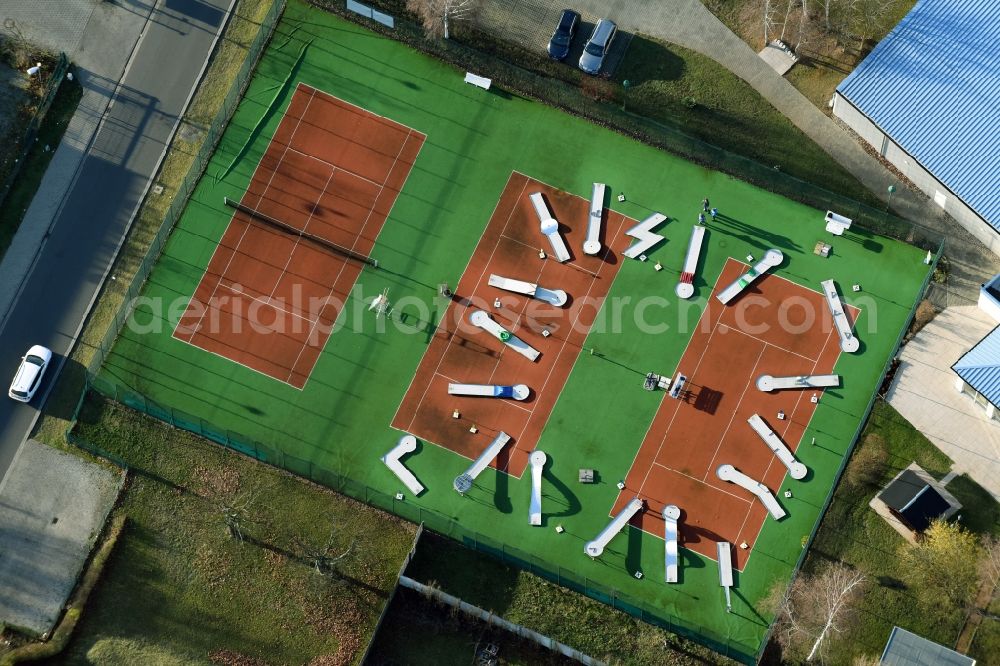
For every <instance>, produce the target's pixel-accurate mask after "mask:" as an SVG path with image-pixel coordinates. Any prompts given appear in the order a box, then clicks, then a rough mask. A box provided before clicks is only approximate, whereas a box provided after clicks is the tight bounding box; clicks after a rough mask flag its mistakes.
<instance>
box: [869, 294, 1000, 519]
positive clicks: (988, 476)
mask: <svg viewBox="0 0 1000 666" xmlns="http://www.w3.org/2000/svg"><path fill="white" fill-rule="evenodd" d="M995 326H996V322H995V321H994V320H993V319H992V318H991V317H990V316H989V315H987V314H986V313H985V312H983V311H982V310H980V309H979V308H978V307H976V306H974V305H966V306H958V307H950V308H945V310H944V311H943V312H941V314H939V315H938V316H936V317H935V318H934V319H933V320H931V322H930V323H929V324H927V325H926V326H924V328H923V329H921V331H920V332H919V333H918V334H917V335H916V336H915V337H914V338H913V339H912V340H910V342H908V343H907V344H906V346H904V347H903V350H902V352H901V353H900V364H899V369H898V370H897V372H896V376H895V378H894V379H893V383H892V386H891V387H890V389H889V395H888V399H889V404H890V405H892V406H893V407H894V408H895V409H896V411H898V412H899V413H900V414H902V415H903V417H904V418H905V419H906V420H907V421H909V422H910V423H912V424H913V426H914V427H915V428H916V429H917V430H919V431H920V432H922V433H923V434H924V435H925V436H926V437H927V438H928V439H929V440H931V442H933V443H934V445H935V446H937V447H938V448H939V449H941V451H942V452H943V453H944V454H945V455H947V456H948V457H949V458H951V459H952V460H953V461H954V462H955V467H954V470H955V471H956V472H958V473H960V474H961V473H964V474H968V475H969V476H970V477H971V478H972V479H973V480H974V481H975V482H976V483H978V484H979V485H981V486H982V487H983V488H985V489H986V490H987V491H988V492H989V493H990V494H992V495H993V497H994V498H996V500H997V501H1000V421H995V420H990V419H987V418H986V414H985V413H984V408H983V406H982V405H977V404H976V403H975V402H973V400H972V397H971V396H969V395H968V394H965V393H959V392H958V390H957V389H956V388H955V383H956V382H957V381H958V379H959V377H958V375H956V374H955V372H954V371H953V370H952V369H951V366H952V364H953V363H955V361H957V360H958V359H959V357H961V356H962V354H964V353H965V352H967V351H969V349H971V348H972V347H973V346H974V345H975V344H976V343H977V342H979V341H980V340H981V339H982V338H983V337H984V336H985V335H986V334H987V333H989V332H990V331H991V330H993V328H994V327H995Z"/></svg>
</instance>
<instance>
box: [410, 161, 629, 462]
mask: <svg viewBox="0 0 1000 666" xmlns="http://www.w3.org/2000/svg"><path fill="white" fill-rule="evenodd" d="M514 173H518V172H516V171H514V172H512V176H513V174H514ZM519 175H522V176H525V178H526V180H525V183H524V185H523V186H522V188H521V190H520V192H519V193H518V196H517V197H516V198H515V199H514V201H513V204H512V205H511V208H510V211H509V212H508V214H507V219H506V220H505V221H504V226H503V228H502V229H501V231H500V234H499V236H498V237H497V241H496V243H495V244H494V246H493V249H492V250H491V251H490V255H489V258H488V259H487V261H486V264H485V266H484V268H483V270H482V272H480V274H479V277H478V279H477V281H476V282H475V283H474V284H473V287H472V293H473V294H475V293H478V292H479V291H481V290H482V287H483V285H484V283H488V280H487V279H486V274H487V273H488V272H489V271H490V266H492V265H493V263H494V257H495V256H496V253H497V251H498V250H499V248H500V244H501V243H500V241H501V239H504V238H506V239H508V240H513V241H515V242H518V243H519V244H520V245H523V246H524V247H528V248H530V249H531V251H532V252H534V251H535V248H533V247H531V246H528V245H527V244H525V243H520V242H519V241H517V240H516V239H514V238H512V237H511V236H509V235H507V230H508V229H509V227H510V223H511V219H512V218H513V216H514V213H515V212H516V210H517V205H518V202H520V201H521V199H522V198H523V197H524V192H525V190H526V189H527V186H528V185H529V184H531V182H532V181H534V182H538V183H542V184H543V185H545V186H546V187H549V188H552V189H554V190H557V189H558V188H556V187H554V186H552V185H549V184H548V183H545V182H544V181H540V180H537V179H534V178H531V177H530V176H527V175H525V174H519ZM512 176H511V177H512ZM510 180H511V178H510V177H509V178H508V179H507V182H508V183H510ZM506 189H507V186H506V185H505V186H504V188H503V190H502V191H501V196H502V194H503V192H504V191H506ZM574 196H576V195H574ZM578 198H581V199H582V197H578ZM499 204H500V197H498V198H497V203H496V205H495V206H494V209H493V215H491V216H490V219H491V220H492V219H493V216H494V215H495V214H496V212H497V209H498V207H499ZM612 212H614V211H612ZM617 214H618V215H620V216H621V220H619V223H618V226H617V227H616V230H615V233H617V231H618V230H620V229H621V227H622V226H623V225H624V224H625V220H626V217H625V216H624V215H622V214H620V213H617ZM488 226H489V225H487V228H488ZM608 231H610V229H609V230H608ZM485 233H486V229H485V228H484V230H483V234H482V235H480V241H479V243H481V242H482V236H483V235H485ZM479 243H477V244H476V249H475V250H474V251H473V255H472V258H470V260H469V263H471V262H472V259H473V258H475V255H476V252H477V251H478V249H479ZM610 253H611V248H610V247H606V248H604V251H603V252H602V254H601V255H599V256H600V257H601V258H602V259H606V258H607V257H608V255H609V254H610ZM605 265H607V263H606V262H605V263H602V264H601V268H602V269H603V267H604V266H605ZM573 268H574V269H579V270H581V271H583V272H585V273H588V274H589V275H590V276H591V280H590V284H589V286H588V288H587V292H586V294H584V295H582V296H579V298H581V299H582V298H586V297H587V296H589V295H590V293H591V292H592V291H593V289H594V286H595V285H596V283H597V278H598V277H599V275H600V269H599V270H598V272H597V273H594V272H593V271H589V270H586V269H583V268H581V267H579V266H574V267H573ZM544 270H545V266H544V264H543V266H542V268H541V269H540V270H539V273H538V275H539V276H541V275H542V274H543V273H544ZM467 271H468V264H467V265H466V270H465V271H463V273H462V277H463V278H464V277H465V273H466V272H467ZM460 281H461V278H460ZM609 290H610V286H609ZM574 297H575V298H576V296H574ZM529 300H530V299H524V303H523V305H522V308H521V310H520V311H519V312H517V316H516V317H515V318H514V319H513V323H512V324H511V331H512V332H516V330H517V327H518V325H519V324H520V321H521V317H522V316H523V315H524V311H525V310H526V309H527V307H528V301H529ZM471 305H472V304H471V303H470V305H466V306H459V307H463V308H464V309H463V310H462V311H461V313H460V314H461V316H460V317H458V318H457V319H456V320H455V321H457V322H458V323H457V324H456V330H455V331H454V332H453V334H452V335H451V336H450V337H449V339H448V342H447V344H446V346H445V350H444V351H443V352H442V354H441V357H440V358H439V359H438V363H437V365H436V366H435V368H434V372H433V374H432V377H434V376H437V375H440V376H442V377H444V376H445V375H444V374H443V373H441V372H440V368H441V364H442V363H443V362H444V359H445V357H446V356H447V354H448V353H449V351H450V350H451V346H452V343H453V342H454V340H455V338H456V337H457V334H458V332H459V330H460V327H461V325H462V323H463V322H464V321H465V314H466V313H467V312H468V310H469V308H470V307H471ZM512 311H513V310H512ZM581 315H582V310H580V311H578V312H577V314H576V317H575V318H574V319H573V320H571V321H570V322H569V329H570V332H572V331H573V330H575V328H576V324H577V322H578V321H579V318H580V316H581ZM446 316H447V311H446ZM568 345H569V335H566V336H565V337H564V338H563V339H562V343H561V344H560V345H559V348H558V350H556V351H550V352H547V354H548V355H551V356H553V357H554V359H555V360H554V361H552V365H551V366H550V368H549V371H548V373H546V376H545V380H544V381H543V382H542V385H541V386H540V387H538V388H537V389H536V391H537V393H538V394H539V395H541V394H542V392H543V391H544V390H545V387H546V386H548V384H549V382H550V381H551V379H552V374H553V373H554V372H555V369H556V364H557V363H558V361H559V359H560V358H561V357H562V356H563V353H564V351H565V349H566V347H567V346H568ZM581 349H582V348H581ZM506 351H507V349H506V345H502V346H501V349H500V352H499V353H498V355H497V357H496V362H495V364H494V367H493V371H492V372H491V374H490V380H491V381H492V378H493V376H494V375H495V373H496V370H497V368H498V367H499V365H500V363H501V361H502V359H503V354H504V353H505V352H506ZM579 356H580V353H579V352H577V357H579ZM573 365H575V362H574V363H573V364H571V365H570V369H569V373H567V375H566V377H567V378H568V377H569V374H571V373H572V371H573ZM418 367H419V366H418ZM415 377H416V373H414V379H415ZM413 381H414V380H411V382H410V385H411V387H412V384H413ZM429 384H430V383H428V386H427V387H425V388H424V392H423V393H422V394H421V396H420V399H419V400H418V402H417V406H416V408H415V409H414V412H413V416H411V417H410V421H409V422H408V423H407V427H406V429H404V431H406V432H408V431H409V428H411V427H412V424H413V420H414V419H415V418H416V413H417V412H418V411H419V410H420V409H421V407H422V406H423V403H424V401H425V399H426V397H427V393H428V391H429ZM409 390H410V389H409V388H408V389H407V393H409ZM407 393H404V394H403V395H404V398H405V396H406V394H407ZM557 402H558V400H557ZM538 404H539V400H538V399H537V398H536V400H535V402H534V403H533V404H532V407H531V409H530V414H529V416H528V421H527V422H526V423H525V425H524V428H522V429H521V430H520V432H519V433H518V436H517V437H515V438H514V439H515V440H516V441H517V440H518V439H519V437H520V434H521V433H523V432H524V429H526V428H527V427H528V425H529V424H530V423H531V420H532V419H533V418H534V415H535V409H536V408H537V407H538ZM401 406H402V401H401V402H400V407H401ZM521 408H522V409H527V408H525V407H521ZM555 408H556V403H553V405H552V406H551V408H550V409H549V410H548V412H549V413H548V414H547V415H546V416H545V421H544V422H543V423H542V424H541V430H540V432H542V431H544V430H545V426H546V425H547V424H548V420H549V419H550V418H551V416H552V413H553V412H554V411H555ZM396 413H397V415H398V413H399V408H397V412H396ZM393 420H395V417H394V418H393ZM442 448H447V447H442ZM448 450H451V449H448ZM526 469H527V468H526ZM505 473H507V474H508V475H510V476H514V477H515V478H521V477H520V476H515V475H513V474H511V473H510V472H505ZM522 475H523V472H522Z"/></svg>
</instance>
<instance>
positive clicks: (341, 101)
mask: <svg viewBox="0 0 1000 666" xmlns="http://www.w3.org/2000/svg"><path fill="white" fill-rule="evenodd" d="M296 88H308V89H309V90H312V91H313V94H315V95H319V96H320V97H325V98H327V99H329V100H331V101H333V103H334V106H341V105H342V106H350V107H353V108H355V109H358V110H359V111H361V112H362V114H364V115H366V116H374V117H375V118H377V119H378V120H383V121H385V122H386V123H388V124H390V125H395V126H396V127H400V128H402V129H406V130H409V131H410V132H411V133H412V134H419V135H420V136H422V137H424V138H425V139H426V138H427V135H426V134H424V133H423V132H421V131H419V130H417V129H414V128H412V127H410V126H409V125H404V124H403V123H401V122H399V121H398V120H393V119H392V118H390V117H388V116H383V115H379V114H377V113H375V112H374V111H369V110H368V109H366V108H365V107H363V106H358V105H357V104H352V103H351V102H348V101H347V100H346V99H341V98H339V97H335V96H334V95H331V94H330V93H328V92H326V91H324V90H320V89H319V88H315V87H313V86H311V85H309V84H308V83H302V82H301V81H300V82H299V84H298V85H297V86H296Z"/></svg>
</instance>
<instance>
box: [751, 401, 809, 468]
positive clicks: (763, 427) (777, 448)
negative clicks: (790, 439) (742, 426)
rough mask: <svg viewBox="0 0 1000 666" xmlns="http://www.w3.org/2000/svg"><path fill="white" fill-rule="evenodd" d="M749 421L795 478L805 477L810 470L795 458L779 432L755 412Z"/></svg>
mask: <svg viewBox="0 0 1000 666" xmlns="http://www.w3.org/2000/svg"><path fill="white" fill-rule="evenodd" d="M747 423H749V424H750V427H751V428H753V431H754V432H755V433H757V434H758V435H759V436H760V438H761V439H762V440H764V443H765V444H767V448H769V449H771V451H773V452H774V455H775V456H777V458H778V460H780V461H781V464H782V465H784V466H785V467H786V468H788V473H789V474H790V475H791V477H792V478H793V479H804V478H805V476H806V474H807V473H808V471H809V470H807V469H806V466H805V465H803V464H802V463H800V462H799V461H798V460H796V459H795V455H794V454H793V453H792V452H791V450H790V449H789V448H788V446H787V445H786V444H785V443H784V442H783V441H781V438H780V437H778V433H776V432H774V430H772V429H771V426H769V425H767V422H765V421H764V419H762V418H761V417H760V414H754V415H753V416H751V417H750V418H748V419H747Z"/></svg>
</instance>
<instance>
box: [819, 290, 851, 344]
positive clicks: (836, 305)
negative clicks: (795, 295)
mask: <svg viewBox="0 0 1000 666" xmlns="http://www.w3.org/2000/svg"><path fill="white" fill-rule="evenodd" d="M820 284H821V285H823V295H824V296H826V304H827V305H829V306H830V314H832V315H833V325H834V326H835V327H836V328H837V335H838V336H840V349H841V350H842V351H845V352H847V353H848V354H853V353H854V352H856V351H858V348H859V347H860V346H861V342H860V341H859V340H858V339H857V338H856V337H855V336H854V331H853V330H852V329H851V320H850V319H848V318H847V312H845V311H844V303H843V302H842V301H841V300H840V294H838V293H837V285H836V284H834V282H833V280H823V281H822V282H820Z"/></svg>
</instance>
